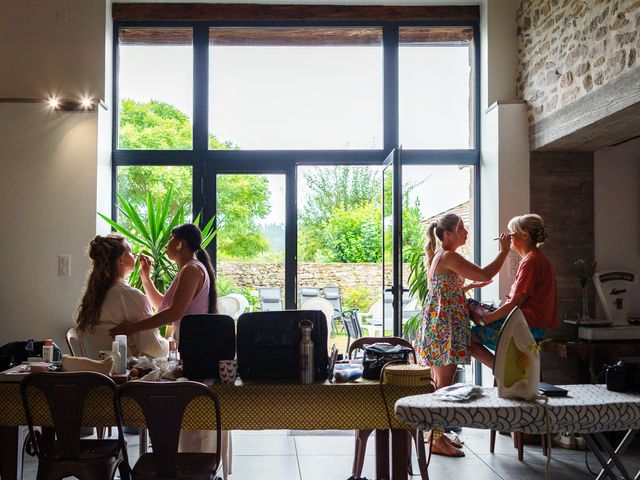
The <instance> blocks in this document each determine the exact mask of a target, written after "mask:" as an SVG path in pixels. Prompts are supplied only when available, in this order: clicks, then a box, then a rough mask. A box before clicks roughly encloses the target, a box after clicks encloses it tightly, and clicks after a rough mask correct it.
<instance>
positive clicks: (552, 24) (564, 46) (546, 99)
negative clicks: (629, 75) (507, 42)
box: [517, 0, 640, 124]
mask: <svg viewBox="0 0 640 480" xmlns="http://www.w3.org/2000/svg"><path fill="white" fill-rule="evenodd" d="M517 24H518V57H519V65H518V78H517V96H518V98H520V99H523V100H526V101H527V102H528V104H529V123H530V124H533V123H535V122H537V121H539V120H540V119H542V118H544V117H546V116H548V115H549V114H550V113H552V112H554V111H556V110H558V109H560V108H562V107H564V106H565V105H567V104H569V103H571V102H573V101H574V100H576V99H577V98H579V97H582V96H583V95H586V94H587V93H589V92H591V91H595V90H597V89H598V88H599V87H601V86H602V85H604V84H605V83H607V82H609V81H610V80H612V79H613V78H615V77H616V76H618V75H620V74H621V73H622V72H624V71H626V70H629V69H633V68H638V61H637V55H638V50H639V49H640V34H639V33H638V30H639V29H640V0H521V2H520V7H519V9H518V13H517Z"/></svg>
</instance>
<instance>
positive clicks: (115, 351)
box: [111, 340, 124, 375]
mask: <svg viewBox="0 0 640 480" xmlns="http://www.w3.org/2000/svg"><path fill="white" fill-rule="evenodd" d="M111 357H112V358H113V368H112V369H111V373H113V374H115V375H118V374H120V373H124V372H123V371H122V370H121V367H122V362H121V361H120V342H118V341H116V340H114V341H113V343H112V344H111Z"/></svg>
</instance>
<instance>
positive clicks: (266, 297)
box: [258, 287, 283, 312]
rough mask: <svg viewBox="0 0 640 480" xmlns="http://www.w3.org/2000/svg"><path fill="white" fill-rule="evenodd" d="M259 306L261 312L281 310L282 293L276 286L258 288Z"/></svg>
mask: <svg viewBox="0 0 640 480" xmlns="http://www.w3.org/2000/svg"><path fill="white" fill-rule="evenodd" d="M258 297H260V306H261V308H262V311H263V312H277V311H280V310H283V308H282V295H281V294H280V289H279V288H278V287H262V288H259V289H258Z"/></svg>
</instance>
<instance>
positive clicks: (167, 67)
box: [117, 28, 193, 150]
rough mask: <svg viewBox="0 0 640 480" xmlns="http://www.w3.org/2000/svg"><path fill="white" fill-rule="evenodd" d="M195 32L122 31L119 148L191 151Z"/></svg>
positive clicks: (171, 30)
mask: <svg viewBox="0 0 640 480" xmlns="http://www.w3.org/2000/svg"><path fill="white" fill-rule="evenodd" d="M192 36H193V35H192V31H191V29H190V28H180V29H176V28H171V29H169V28H124V29H120V30H118V38H119V48H118V58H119V69H118V77H117V78H118V80H117V81H118V96H119V98H118V101H119V104H118V115H119V126H118V148H120V149H123V150H191V149H192V145H193V141H192V139H193V134H192V130H193V129H192V118H193V46H192V43H193V42H192Z"/></svg>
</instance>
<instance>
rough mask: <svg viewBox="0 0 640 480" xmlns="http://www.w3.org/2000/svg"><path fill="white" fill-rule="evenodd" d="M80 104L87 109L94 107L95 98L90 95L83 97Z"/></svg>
mask: <svg viewBox="0 0 640 480" xmlns="http://www.w3.org/2000/svg"><path fill="white" fill-rule="evenodd" d="M80 105H81V106H82V108H84V109H85V110H88V109H90V108H91V107H93V99H91V98H89V97H82V98H81V99H80Z"/></svg>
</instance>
